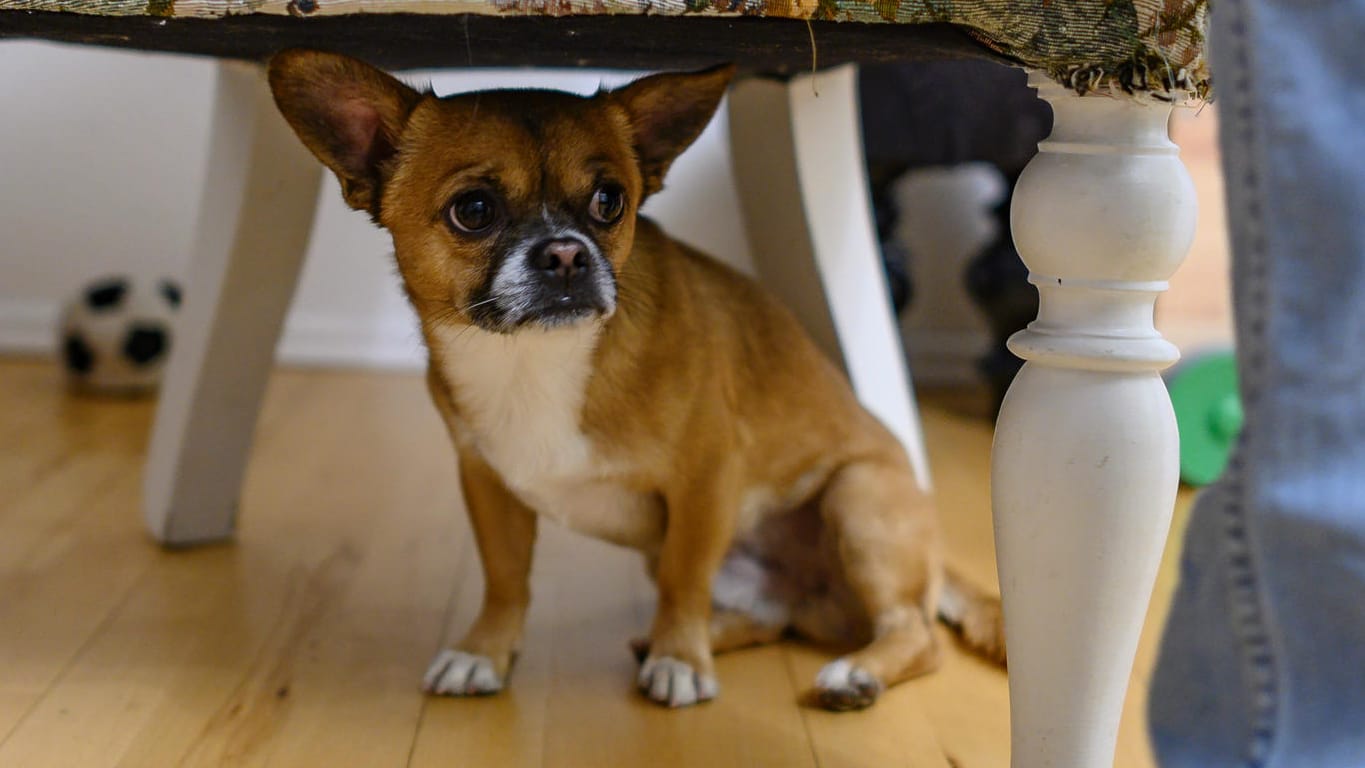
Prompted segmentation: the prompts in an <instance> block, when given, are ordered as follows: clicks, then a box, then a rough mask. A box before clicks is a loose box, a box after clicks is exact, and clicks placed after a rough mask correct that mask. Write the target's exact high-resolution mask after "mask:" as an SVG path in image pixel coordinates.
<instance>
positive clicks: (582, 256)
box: [531, 239, 591, 278]
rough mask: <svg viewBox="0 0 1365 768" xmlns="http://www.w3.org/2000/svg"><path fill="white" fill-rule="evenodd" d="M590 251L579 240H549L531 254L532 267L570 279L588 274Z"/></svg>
mask: <svg viewBox="0 0 1365 768" xmlns="http://www.w3.org/2000/svg"><path fill="white" fill-rule="evenodd" d="M590 263H591V262H590V261H589V259H588V249H587V248H586V247H585V246H584V245H583V243H581V242H579V241H578V240H570V239H563V240H549V241H546V242H545V243H543V244H542V245H541V246H540V247H539V248H537V249H536V250H535V251H534V252H533V253H532V254H531V266H533V267H535V268H536V269H538V270H541V271H544V272H553V273H554V274H556V275H559V276H560V277H564V278H569V277H573V276H574V275H576V274H578V273H579V272H587V271H588V266H589V264H590Z"/></svg>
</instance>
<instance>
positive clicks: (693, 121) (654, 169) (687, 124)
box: [606, 64, 735, 196]
mask: <svg viewBox="0 0 1365 768" xmlns="http://www.w3.org/2000/svg"><path fill="white" fill-rule="evenodd" d="M734 75H735V66H734V65H733V64H723V65H721V66H718V67H712V68H710V69H705V70H702V71H700V72H685V73H666V74H661V75H651V76H649V77H645V78H642V79H640V80H636V81H635V82H633V83H631V84H630V85H627V86H625V87H623V88H620V89H618V90H615V91H612V92H610V93H608V94H607V95H606V97H607V98H608V99H609V100H610V101H611V102H612V103H615V104H618V105H620V106H621V108H622V109H624V110H625V112H626V117H627V119H628V120H629V121H630V128H631V132H632V135H633V139H634V143H635V153H636V155H637V156H638V157H639V159H640V173H641V175H642V176H643V177H644V183H645V191H644V194H645V196H649V195H652V194H654V193H655V192H658V191H659V190H660V189H662V188H663V185H664V175H665V174H666V173H668V167H669V166H670V165H672V164H673V160H674V159H675V158H677V156H678V155H680V154H682V152H683V150H684V149H687V148H688V147H689V146H691V144H692V142H693V141H696V139H697V137H698V136H700V135H701V132H702V130H703V129H705V128H706V124H707V123H709V122H711V116H712V115H714V114H715V113H716V107H717V106H719V105H720V99H721V97H722V96H724V95H725V89H726V87H727V86H729V85H730V79H731V78H732V77H734Z"/></svg>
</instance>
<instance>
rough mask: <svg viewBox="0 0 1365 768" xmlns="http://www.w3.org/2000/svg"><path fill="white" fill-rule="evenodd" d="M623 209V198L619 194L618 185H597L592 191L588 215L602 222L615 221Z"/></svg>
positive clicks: (624, 207) (609, 222)
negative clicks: (594, 190)
mask: <svg viewBox="0 0 1365 768" xmlns="http://www.w3.org/2000/svg"><path fill="white" fill-rule="evenodd" d="M625 209H626V203H625V198H624V197H623V196H622V195H621V188H620V187H613V186H605V187H598V188H597V191H596V192H593V193H592V202H590V203H588V215H590V216H592V217H593V218H594V219H596V220H597V221H598V222H600V223H602V224H614V223H616V220H617V219H619V218H621V212H622V211H624V210H625Z"/></svg>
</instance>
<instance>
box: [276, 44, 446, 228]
mask: <svg viewBox="0 0 1365 768" xmlns="http://www.w3.org/2000/svg"><path fill="white" fill-rule="evenodd" d="M270 90H271V92H272V93H273V94H274V95H275V104H276V106H278V107H279V109H280V112H281V113H282V114H283V115H284V119H285V120H287V121H288V122H289V125H290V126H291V127H292V128H293V129H294V132H295V133H297V134H298V136H299V138H300V139H302V140H303V143H304V145H305V146H307V147H308V149H309V150H311V151H312V153H313V154H314V155H316V156H317V158H318V159H319V160H321V161H322V163H323V165H326V166H327V167H328V168H331V169H332V172H333V173H335V174H336V175H337V178H338V179H340V180H341V194H342V196H343V197H345V198H346V202H347V203H348V204H349V205H350V206H351V207H352V208H355V209H358V210H362V211H369V213H370V215H371V216H372V217H373V218H374V219H375V221H378V220H379V198H380V192H381V190H382V189H383V186H384V182H385V181H386V180H387V179H388V176H389V174H390V172H391V171H392V168H391V167H390V164H391V161H392V159H393V156H394V153H395V152H396V151H397V148H398V140H399V137H400V136H402V133H403V128H404V126H405V125H406V124H407V121H408V117H409V116H410V115H411V114H412V110H413V109H414V108H415V107H416V106H417V104H418V103H419V102H420V101H421V100H422V98H423V94H421V93H419V92H418V91H415V90H413V89H412V88H409V87H408V86H406V85H404V84H403V83H401V82H399V81H398V80H397V79H395V78H393V77H391V76H390V75H388V74H385V73H384V72H381V71H379V70H378V69H375V68H374V67H371V66H370V65H368V64H365V63H364V62H361V61H357V60H355V59H352V58H350V57H348V56H341V55H338V54H334V53H324V52H322V51H309V50H290V51H284V52H282V53H279V54H276V55H275V57H274V58H272V59H271V60H270Z"/></svg>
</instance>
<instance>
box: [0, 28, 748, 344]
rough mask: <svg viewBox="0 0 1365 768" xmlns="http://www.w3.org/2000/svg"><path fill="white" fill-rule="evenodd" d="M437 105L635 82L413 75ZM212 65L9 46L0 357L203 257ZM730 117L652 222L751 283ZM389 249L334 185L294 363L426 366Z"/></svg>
mask: <svg viewBox="0 0 1365 768" xmlns="http://www.w3.org/2000/svg"><path fill="white" fill-rule="evenodd" d="M410 79H412V80H414V81H418V82H420V81H425V80H426V79H431V80H432V81H433V85H434V87H435V90H436V92H437V93H440V94H445V93H451V92H454V91H463V90H474V89H479V88H488V87H499V86H515V87H553V88H561V89H565V90H572V91H577V92H582V93H589V92H592V91H594V90H596V89H597V87H598V86H599V84H600V83H602V82H604V81H605V82H606V83H607V84H608V85H611V84H615V83H619V82H624V81H626V80H628V79H630V76H629V75H621V74H617V73H612V74H604V73H597V72H578V71H575V72H546V71H535V70H517V71H506V70H504V71H496V72H494V71H470V72H458V71H452V72H445V73H417V74H414V75H413V77H412V78H410ZM213 82H214V64H213V63H212V62H210V61H207V60H201V59H195V58H186V57H175V56H164V55H149V54H139V53H125V52H113V51H101V50H97V49H92V48H83V47H66V46H56V45H50V44H45V43H29V42H6V43H0V105H3V106H0V353H4V352H15V351H19V352H29V353H32V352H39V353H46V352H49V351H50V350H51V349H52V344H53V339H54V335H55V334H54V330H53V328H54V324H55V318H56V315H57V311H58V310H57V307H58V306H59V305H60V303H61V301H62V300H63V299H64V298H65V297H66V296H68V295H70V294H71V293H72V292H73V291H76V290H78V288H79V287H80V286H81V285H82V284H83V283H85V282H86V281H88V280H90V279H92V278H94V277H97V276H100V275H105V274H110V273H125V274H134V275H147V276H154V275H163V274H164V275H171V276H179V275H183V273H184V268H185V263H186V259H187V254H188V251H189V248H190V246H191V244H192V243H193V227H194V222H195V218H196V216H197V215H198V201H199V194H200V187H201V186H202V182H203V178H202V176H203V168H204V162H205V158H206V156H207V155H206V153H207V152H208V151H209V147H208V146H207V143H208V121H209V108H210V105H211V104H212V98H213V93H212V88H213ZM725 135H726V127H725V125H724V111H723V110H722V112H721V115H720V117H719V118H718V119H717V120H716V121H715V122H713V123H712V125H711V127H710V128H708V129H707V131H706V133H705V134H704V135H703V136H702V138H701V139H700V140H699V141H698V142H697V144H696V145H695V146H694V147H693V148H692V149H691V150H689V151H688V152H687V153H686V154H685V155H684V156H683V158H682V159H681V160H679V162H678V163H677V164H676V165H675V166H674V169H673V171H672V173H671V175H670V177H669V183H668V188H667V189H665V190H664V191H663V192H662V193H660V194H659V195H658V196H656V197H655V198H654V199H652V200H651V201H650V202H649V203H648V205H647V206H646V208H645V210H646V211H647V212H648V213H650V214H651V215H653V216H654V217H655V218H657V219H659V220H660V221H661V222H662V223H663V225H664V226H665V227H667V228H668V229H669V230H670V231H671V232H673V233H674V234H675V235H676V236H678V237H680V238H681V239H683V240H686V241H688V242H690V243H692V244H694V245H696V246H698V247H700V248H702V249H703V250H705V251H708V252H710V253H712V254H714V255H716V256H720V257H722V258H726V259H727V260H729V261H731V262H732V263H736V264H738V265H740V266H741V267H745V268H747V265H748V264H749V255H748V246H747V243H746V242H745V238H744V233H743V230H742V228H741V224H740V220H739V203H738V200H737V199H736V197H735V191H734V183H733V177H732V171H731V168H730V162H729V156H728V154H727V151H726V146H725V141H724V137H725ZM419 352H420V342H419V340H418V337H417V335H416V333H415V330H414V325H413V320H412V317H411V313H410V310H409V309H408V307H407V305H406V303H405V301H404V299H403V298H402V296H401V294H400V293H399V291H398V287H397V279H396V277H395V275H394V270H393V268H392V266H391V259H390V256H389V244H388V241H387V238H386V237H385V236H384V234H383V233H382V232H381V231H379V230H378V229H376V228H375V227H374V226H373V225H371V224H370V223H369V220H368V218H367V217H366V216H365V215H364V214H361V213H357V212H353V211H351V210H350V209H348V208H346V207H345V206H344V205H343V204H342V202H341V197H340V194H339V193H338V192H337V185H336V182H335V181H334V180H333V179H332V178H331V177H330V176H328V177H327V178H326V180H325V182H324V184H323V185H322V189H321V190H320V195H319V209H318V217H317V223H316V226H315V228H314V232H313V238H312V242H311V244H310V245H309V249H308V260H307V264H306V265H305V267H304V272H303V278H302V282H301V284H300V286H299V290H298V294H297V295H296V296H295V300H294V306H293V309H292V311H291V312H290V315H289V319H288V321H287V324H286V329H285V334H284V338H283V339H282V341H281V344H280V359H281V360H282V361H284V362H296V363H299V362H303V363H327V364H363V365H385V366H388V365H397V366H408V365H416V364H419V361H420V354H419Z"/></svg>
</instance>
